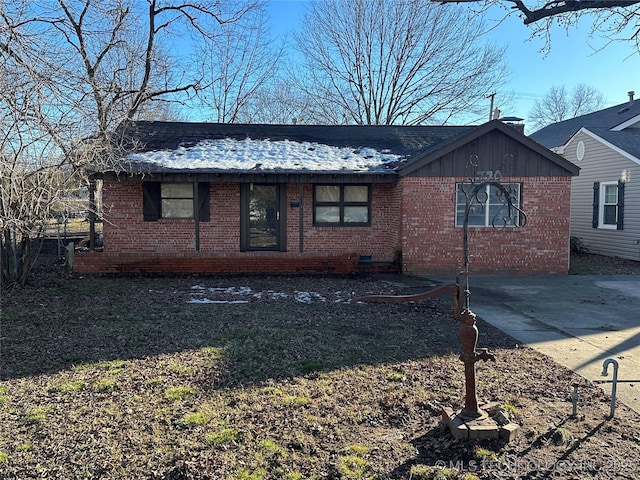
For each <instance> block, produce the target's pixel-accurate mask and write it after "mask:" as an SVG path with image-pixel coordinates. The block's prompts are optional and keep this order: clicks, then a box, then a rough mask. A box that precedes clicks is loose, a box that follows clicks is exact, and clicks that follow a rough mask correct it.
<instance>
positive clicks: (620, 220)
mask: <svg viewBox="0 0 640 480" xmlns="http://www.w3.org/2000/svg"><path fill="white" fill-rule="evenodd" d="M624 186H625V183H624V182H623V181H618V218H617V219H616V228H617V229H618V230H624Z"/></svg>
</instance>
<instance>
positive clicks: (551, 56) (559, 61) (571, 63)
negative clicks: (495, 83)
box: [268, 0, 640, 123]
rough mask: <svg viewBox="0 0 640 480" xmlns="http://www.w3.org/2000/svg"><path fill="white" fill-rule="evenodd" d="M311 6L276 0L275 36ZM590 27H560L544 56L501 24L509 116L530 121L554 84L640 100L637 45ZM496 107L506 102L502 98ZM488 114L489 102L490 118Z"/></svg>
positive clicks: (523, 33) (612, 99)
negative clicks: (608, 39)
mask: <svg viewBox="0 0 640 480" xmlns="http://www.w3.org/2000/svg"><path fill="white" fill-rule="evenodd" d="M425 1H427V0H425ZM305 3H307V0H270V1H269V10H268V11H269V14H270V15H271V23H272V25H273V29H274V33H277V34H285V33H286V32H287V31H289V30H292V29H296V28H297V27H299V23H300V20H301V18H302V14H303V12H304V5H305ZM443 8H446V6H444V7H443ZM502 16H503V10H501V9H497V10H496V11H495V13H491V14H490V15H488V16H487V18H486V20H487V23H488V26H492V25H495V22H496V21H497V20H498V19H501V18H502ZM590 26H591V25H590V23H589V22H588V21H584V22H582V24H581V25H580V28H579V29H575V28H573V29H570V30H569V31H568V32H566V31H565V30H564V29H562V28H556V29H554V30H553V32H552V38H551V50H550V51H549V52H548V53H547V54H544V53H541V52H540V50H541V48H542V46H543V42H542V41H541V40H538V39H533V40H529V35H530V33H531V30H530V29H529V28H528V27H527V26H525V25H524V24H523V23H522V20H520V19H519V18H518V17H516V16H512V17H510V18H508V19H506V20H505V21H503V22H501V23H500V24H499V25H497V26H496V27H495V28H494V29H493V30H492V31H491V32H490V33H488V34H487V37H488V38H490V39H491V40H492V41H495V42H496V43H498V44H499V45H505V46H506V47H507V60H508V64H509V68H510V70H511V77H510V78H509V79H506V80H505V84H506V85H505V90H507V91H512V92H514V95H515V104H514V105H512V107H513V108H512V109H509V111H506V110H503V111H502V115H503V116H517V117H521V118H525V123H526V117H527V115H528V114H529V112H530V111H531V109H532V108H533V104H534V102H535V100H536V99H539V98H541V97H542V96H543V95H544V94H545V93H546V92H547V91H548V90H549V89H550V88H551V87H554V86H555V87H560V86H562V85H564V86H565V87H566V88H567V89H568V90H571V89H572V88H573V87H574V86H575V85H577V84H581V83H584V84H586V85H589V86H592V87H594V88H596V89H597V90H599V91H600V92H602V94H603V95H604V97H605V101H606V105H605V106H613V105H618V104H621V103H624V102H626V101H627V100H628V96H627V92H628V91H630V90H634V91H635V92H636V98H640V53H638V51H637V50H636V49H635V46H634V43H633V42H619V43H615V44H611V45H608V46H606V47H605V48H604V49H600V48H601V47H602V46H603V45H604V44H605V40H603V39H601V38H598V37H596V38H590V37H589V28H590ZM598 49H600V50H598ZM496 103H497V104H500V98H499V97H497V98H496ZM488 112H489V100H487V117H488Z"/></svg>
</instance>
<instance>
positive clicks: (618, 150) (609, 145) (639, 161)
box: [564, 127, 640, 165]
mask: <svg viewBox="0 0 640 480" xmlns="http://www.w3.org/2000/svg"><path fill="white" fill-rule="evenodd" d="M580 133H584V134H585V135H587V136H589V137H591V138H593V139H594V140H595V141H596V142H600V143H601V144H603V145H604V146H606V147H607V148H610V149H611V150H613V151H614V152H616V153H619V154H620V155H622V156H623V157H625V158H627V159H629V160H631V161H632V162H634V163H636V164H638V165H640V158H637V157H634V156H633V155H631V154H630V153H629V152H627V151H626V150H622V149H621V148H620V147H616V146H615V145H614V144H612V143H610V142H607V141H606V140H605V139H604V138H602V137H599V136H598V135H596V134H595V133H593V132H590V131H589V130H587V129H586V128H585V127H582V128H581V129H580V130H578V131H577V132H576V133H575V134H574V135H573V136H572V137H571V138H570V139H569V140H567V143H565V144H564V147H566V146H567V145H569V143H571V141H572V140H573V139H574V138H575V137H576V136H577V135H578V134H580Z"/></svg>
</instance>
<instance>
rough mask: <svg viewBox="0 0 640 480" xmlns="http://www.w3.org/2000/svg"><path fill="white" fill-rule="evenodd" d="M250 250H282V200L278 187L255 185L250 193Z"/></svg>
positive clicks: (250, 188) (251, 187)
mask: <svg viewBox="0 0 640 480" xmlns="http://www.w3.org/2000/svg"><path fill="white" fill-rule="evenodd" d="M248 197H249V198H248V208H249V212H248V217H249V228H248V232H247V233H248V235H249V238H248V242H247V243H248V247H249V250H279V249H280V198H279V187H278V185H261V184H257V183H254V184H252V185H251V186H250V187H249V192H248Z"/></svg>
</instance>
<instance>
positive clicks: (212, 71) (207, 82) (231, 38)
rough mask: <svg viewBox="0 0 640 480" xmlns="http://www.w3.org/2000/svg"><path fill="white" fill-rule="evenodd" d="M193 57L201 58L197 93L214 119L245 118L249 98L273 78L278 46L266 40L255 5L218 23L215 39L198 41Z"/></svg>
mask: <svg viewBox="0 0 640 480" xmlns="http://www.w3.org/2000/svg"><path fill="white" fill-rule="evenodd" d="M201 47H202V48H198V49H197V51H196V54H195V58H196V59H197V60H198V61H200V62H201V64H200V69H201V77H202V83H203V85H202V86H201V89H200V90H199V93H198V97H199V99H200V102H201V104H202V105H203V106H204V108H205V109H206V110H208V111H210V112H211V114H210V115H209V117H210V118H212V119H213V120H214V121H216V122H226V123H235V122H241V121H244V122H248V121H251V118H252V115H251V113H250V109H251V105H252V102H254V101H257V96H258V92H260V90H261V89H263V87H265V86H266V85H267V83H268V82H269V81H270V80H272V79H273V78H274V75H275V73H276V70H277V67H278V64H279V62H280V59H281V57H282V48H276V47H274V46H273V45H272V43H271V42H270V40H269V31H268V24H267V17H266V15H265V10H264V9H263V8H259V9H258V8H256V9H255V10H253V11H252V12H250V14H247V15H245V16H244V17H243V18H242V20H241V21H239V22H234V23H227V24H224V25H221V27H220V33H219V34H218V36H217V37H216V41H215V42H207V43H203V44H201Z"/></svg>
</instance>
